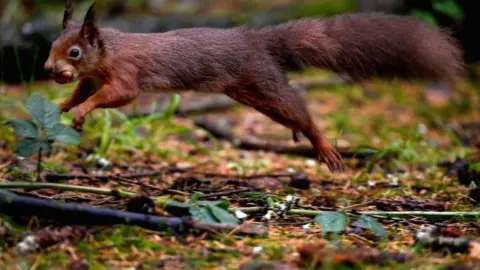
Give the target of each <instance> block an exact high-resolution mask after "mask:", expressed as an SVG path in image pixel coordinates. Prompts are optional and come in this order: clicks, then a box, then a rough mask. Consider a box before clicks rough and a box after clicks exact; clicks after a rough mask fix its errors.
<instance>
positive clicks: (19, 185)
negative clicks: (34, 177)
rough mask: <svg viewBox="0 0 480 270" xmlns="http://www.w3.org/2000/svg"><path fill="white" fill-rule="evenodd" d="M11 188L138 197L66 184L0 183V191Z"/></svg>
mask: <svg viewBox="0 0 480 270" xmlns="http://www.w3.org/2000/svg"><path fill="white" fill-rule="evenodd" d="M12 188H22V189H55V190H63V191H76V192H86V193H93V194H100V195H110V196H118V197H123V198H133V197H136V196H138V194H135V193H132V192H128V191H122V190H114V189H107V188H95V187H85V186H76V185H67V184H56V183H31V182H7V183H0V189H12Z"/></svg>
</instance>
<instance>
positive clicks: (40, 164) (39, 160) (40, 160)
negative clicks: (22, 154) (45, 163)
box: [37, 147, 42, 182]
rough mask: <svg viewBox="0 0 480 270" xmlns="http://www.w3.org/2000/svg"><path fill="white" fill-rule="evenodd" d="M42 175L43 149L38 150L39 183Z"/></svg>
mask: <svg viewBox="0 0 480 270" xmlns="http://www.w3.org/2000/svg"><path fill="white" fill-rule="evenodd" d="M41 173H42V148H41V147H40V149H38V159H37V182H40V174H41Z"/></svg>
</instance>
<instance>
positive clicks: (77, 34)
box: [45, 0, 103, 84]
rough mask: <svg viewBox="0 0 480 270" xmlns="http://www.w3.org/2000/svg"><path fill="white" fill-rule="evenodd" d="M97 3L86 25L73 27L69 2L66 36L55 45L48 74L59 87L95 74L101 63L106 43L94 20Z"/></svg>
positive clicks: (66, 6)
mask: <svg viewBox="0 0 480 270" xmlns="http://www.w3.org/2000/svg"><path fill="white" fill-rule="evenodd" d="M94 7H95V3H93V4H92V5H91V6H90V8H89V9H88V12H87V14H86V16H85V19H84V21H83V24H73V23H72V22H71V21H72V15H73V8H72V5H71V3H70V1H69V0H67V1H66V5H65V12H64V16H63V32H62V34H61V35H60V36H59V37H58V38H57V40H55V42H53V44H52V48H51V49H50V54H49V56H48V59H47V61H46V62H45V70H46V71H47V72H48V73H49V74H50V75H51V76H52V77H53V79H54V80H55V81H56V82H57V83H61V84H64V83H68V82H72V81H75V80H77V79H78V78H80V77H82V76H87V75H88V74H89V73H92V72H93V71H94V70H95V69H96V68H97V66H98V64H99V63H100V61H101V58H102V54H103V42H102V40H101V39H100V30H99V28H98V27H97V24H96V19H95V10H94Z"/></svg>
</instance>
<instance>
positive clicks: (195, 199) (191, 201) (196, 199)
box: [190, 192, 202, 203]
mask: <svg viewBox="0 0 480 270" xmlns="http://www.w3.org/2000/svg"><path fill="white" fill-rule="evenodd" d="M200 197H202V193H200V192H195V193H193V195H192V198H191V199H190V203H196V202H197V201H198V199H200Z"/></svg>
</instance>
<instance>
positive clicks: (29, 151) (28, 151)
mask: <svg viewBox="0 0 480 270" xmlns="http://www.w3.org/2000/svg"><path fill="white" fill-rule="evenodd" d="M40 147H41V144H40V143H39V141H38V140H37V139H35V138H25V139H23V140H21V141H19V142H18V143H17V145H16V147H15V154H17V155H18V156H21V157H29V156H31V155H33V154H35V153H37V152H38V150H39V149H40Z"/></svg>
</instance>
